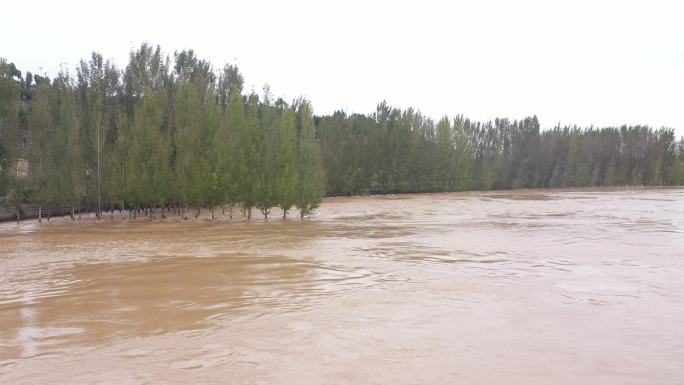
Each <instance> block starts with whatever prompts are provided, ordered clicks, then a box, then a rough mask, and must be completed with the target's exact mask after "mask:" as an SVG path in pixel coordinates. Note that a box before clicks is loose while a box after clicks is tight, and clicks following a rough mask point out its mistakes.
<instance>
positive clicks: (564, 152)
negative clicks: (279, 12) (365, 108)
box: [0, 44, 684, 218]
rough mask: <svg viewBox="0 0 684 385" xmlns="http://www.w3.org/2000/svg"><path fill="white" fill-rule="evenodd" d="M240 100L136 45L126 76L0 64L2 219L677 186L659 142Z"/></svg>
mask: <svg viewBox="0 0 684 385" xmlns="http://www.w3.org/2000/svg"><path fill="white" fill-rule="evenodd" d="M243 86H244V80H243V76H242V75H241V73H240V72H239V70H238V68H237V67H235V66H232V65H225V66H224V67H223V68H222V69H221V70H219V71H215V70H214V68H213V67H212V65H211V63H209V62H208V61H207V60H202V59H200V58H198V57H197V56H196V55H195V53H194V52H193V51H192V50H185V51H181V52H175V53H174V54H173V55H172V56H169V55H165V54H164V53H163V52H162V51H161V49H160V48H159V47H152V46H150V45H148V44H143V45H142V46H141V47H140V48H139V49H137V50H135V51H133V52H131V53H130V60H129V63H128V64H127V65H126V67H125V68H124V69H123V70H120V69H119V68H117V67H116V66H115V65H114V64H113V63H110V62H108V61H104V60H103V57H102V55H101V54H98V53H93V54H92V55H91V57H90V59H89V60H88V61H84V60H82V61H81V62H80V64H79V65H78V66H77V68H76V71H75V74H74V75H73V76H72V75H71V74H69V73H68V72H67V71H66V70H63V71H62V72H60V73H59V74H58V75H57V76H56V77H55V78H54V79H50V78H48V77H46V76H40V75H34V74H31V73H30V72H25V73H22V72H21V71H20V70H19V69H17V68H16V67H15V66H14V64H11V63H9V62H8V61H6V60H4V59H0V199H1V200H2V201H0V205H4V206H5V207H7V208H10V209H17V208H18V207H19V206H20V205H21V204H23V203H26V202H32V203H36V204H38V205H40V206H41V207H45V208H46V209H49V208H51V207H64V206H71V207H72V208H73V209H72V217H73V212H74V210H76V209H77V208H78V209H79V210H81V209H86V208H87V209H88V210H90V209H93V210H95V212H96V213H97V214H98V216H101V212H102V210H114V209H135V210H133V211H134V212H135V211H138V210H145V212H146V214H147V215H149V216H150V217H154V216H155V215H156V214H155V213H156V209H158V208H167V211H168V209H169V208H173V211H174V212H175V213H177V214H179V215H182V216H183V217H187V215H188V214H187V213H188V209H190V208H193V209H196V210H199V208H203V207H205V208H209V209H210V210H211V213H212V217H213V215H214V210H215V208H219V207H220V208H223V209H225V208H226V207H228V208H229V211H230V213H232V209H233V208H234V207H239V208H240V209H242V210H243V211H244V212H245V214H246V215H247V216H248V218H249V217H251V216H252V210H253V209H258V210H259V211H260V212H261V213H262V214H263V215H264V216H268V214H269V213H270V210H271V208H273V207H281V208H282V209H283V210H284V215H286V214H287V211H288V210H290V209H291V208H295V207H296V208H297V210H298V212H299V215H300V216H301V217H304V216H306V215H308V214H310V213H311V212H312V211H313V210H315V209H316V208H317V207H318V206H319V204H320V202H321V200H322V198H323V196H324V195H325V194H328V195H349V194H368V193H380V194H382V193H412V192H438V191H462V190H489V189H510V188H533V187H580V186H622V185H653V186H662V185H681V184H684V138H682V139H680V140H677V138H676V137H675V134H674V131H673V130H672V129H670V128H660V129H653V128H651V127H648V126H621V127H602V128H595V127H587V128H581V127H576V126H563V127H561V126H556V127H553V128H551V129H547V130H542V129H541V128H540V125H539V121H538V120H537V118H536V116H535V117H527V118H524V119H521V120H516V121H511V120H509V119H496V120H494V121H488V122H475V121H471V120H469V119H467V118H465V117H463V116H462V115H458V116H456V117H454V118H449V117H443V118H441V119H440V120H439V121H436V122H435V121H434V120H432V119H430V118H429V117H426V116H424V115H422V114H421V113H420V112H418V111H416V110H413V109H407V110H403V111H402V110H400V109H397V108H392V107H390V106H388V105H387V104H386V103H384V102H383V103H381V104H380V105H378V107H377V110H376V111H375V112H374V113H371V114H367V115H363V114H352V115H348V114H346V113H344V112H335V113H333V114H332V115H327V116H314V115H313V112H312V108H311V103H310V101H308V100H306V99H304V98H298V99H295V100H293V101H291V102H289V103H288V102H286V101H284V100H283V99H280V98H279V99H275V98H274V97H273V96H272V94H271V92H270V90H269V89H268V86H267V87H265V88H264V92H263V96H261V97H259V96H258V95H257V94H256V93H255V92H254V91H252V92H250V93H246V92H245V90H244V89H243ZM84 206H85V207H84ZM163 213H164V210H160V214H161V215H164V214H163Z"/></svg>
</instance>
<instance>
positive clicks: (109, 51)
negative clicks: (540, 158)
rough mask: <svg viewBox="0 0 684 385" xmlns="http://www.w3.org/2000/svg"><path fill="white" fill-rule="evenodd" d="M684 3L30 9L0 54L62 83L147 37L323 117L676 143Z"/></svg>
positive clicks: (123, 55) (24, 9)
mask: <svg viewBox="0 0 684 385" xmlns="http://www.w3.org/2000/svg"><path fill="white" fill-rule="evenodd" d="M678 3H679V4H678ZM680 4H684V3H683V2H681V1H654V0H650V1H639V2H629V1H599V0H594V1H577V0H575V1H563V2H560V1H548V0H547V1H505V0H501V1H481V0H480V1H458V2H457V1H452V2H449V1H427V0H421V1H414V2H413V4H410V3H408V2H406V3H400V2H398V1H371V0H362V1H354V0H352V1H340V2H332V1H246V0H242V1H239V2H231V1H221V2H219V1H217V2H209V1H199V0H195V1H184V2H182V3H180V2H179V3H178V5H176V4H174V3H172V2H170V1H165V2H153V1H142V0H138V1H111V2H94V1H92V0H89V1H30V2H29V3H21V4H20V3H14V5H13V7H14V8H13V10H12V12H11V13H5V14H4V15H3V17H2V22H0V56H2V57H6V58H7V59H8V60H9V61H12V62H14V63H16V64H17V67H19V69H20V70H22V71H26V70H30V71H32V72H34V73H43V72H45V73H47V74H49V75H51V76H53V75H55V74H56V73H57V71H58V70H59V66H60V63H65V64H66V67H67V68H69V69H70V70H71V71H72V72H73V69H74V67H75V66H76V64H77V63H78V61H79V60H80V58H83V57H88V56H89V54H90V52H91V51H93V50H96V51H99V52H101V53H102V54H103V55H104V56H105V58H110V59H111V60H113V61H114V62H115V63H116V64H117V65H118V66H119V67H124V66H125V64H126V62H127V59H128V52H129V51H130V50H131V48H133V47H138V46H139V45H140V43H141V42H143V41H147V42H150V43H152V44H154V45H156V44H159V45H161V46H162V49H163V50H164V51H166V52H167V53H173V51H174V50H177V49H183V48H192V49H194V50H195V51H196V52H197V54H198V55H199V56H200V57H204V58H208V59H209V60H210V61H211V62H212V63H213V65H214V67H215V68H216V69H218V68H221V67H222V66H223V64H224V63H226V62H229V63H232V64H235V63H236V64H237V65H238V66H239V67H240V69H241V71H242V73H243V74H244V76H245V80H246V85H247V90H249V89H251V88H253V89H255V90H257V91H260V90H261V89H262V87H263V85H264V83H266V82H268V83H269V84H270V85H271V89H272V91H273V93H274V94H275V95H276V96H283V97H285V98H286V100H290V99H291V98H292V97H294V96H298V95H304V96H306V97H308V98H310V99H311V100H312V102H313V105H314V109H315V112H316V113H318V114H324V113H330V112H332V111H334V110H337V109H344V110H346V111H347V112H363V113H366V112H371V111H373V110H374V109H375V106H376V105H377V103H378V102H380V101H381V100H383V99H385V100H387V101H388V102H389V103H390V104H392V105H395V106H398V107H402V108H403V107H408V106H414V107H417V108H419V109H420V110H421V111H423V112H424V113H427V114H429V115H431V116H433V117H435V118H438V117H440V116H441V115H445V114H446V115H449V116H453V115H455V114H460V113H462V114H464V115H466V116H468V117H471V118H474V119H478V120H486V119H493V118H495V117H510V118H520V117H524V116H527V115H532V114H536V115H537V116H539V118H540V120H541V122H542V125H543V126H544V127H549V126H553V125H555V124H556V123H558V122H561V123H577V124H580V125H589V124H594V125H617V124H622V123H627V124H637V123H642V124H649V125H652V126H655V127H660V126H663V125H664V126H669V127H673V128H676V129H677V133H678V135H679V136H681V135H684V94H683V93H684V22H682V20H683V18H684V5H680ZM4 8H5V11H7V7H4ZM41 68H42V69H41Z"/></svg>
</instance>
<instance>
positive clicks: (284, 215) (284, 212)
mask: <svg viewBox="0 0 684 385" xmlns="http://www.w3.org/2000/svg"><path fill="white" fill-rule="evenodd" d="M283 219H287V210H283Z"/></svg>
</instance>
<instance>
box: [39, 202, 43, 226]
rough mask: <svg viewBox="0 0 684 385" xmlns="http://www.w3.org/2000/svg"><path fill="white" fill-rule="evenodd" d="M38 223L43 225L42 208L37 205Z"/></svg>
mask: <svg viewBox="0 0 684 385" xmlns="http://www.w3.org/2000/svg"><path fill="white" fill-rule="evenodd" d="M38 223H43V206H41V205H38Z"/></svg>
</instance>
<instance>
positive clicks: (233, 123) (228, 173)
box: [0, 45, 325, 218]
mask: <svg viewBox="0 0 684 385" xmlns="http://www.w3.org/2000/svg"><path fill="white" fill-rule="evenodd" d="M242 91H243V78H242V75H241V74H240V72H239V71H238V70H237V68H236V67H234V66H230V65H227V66H225V67H224V68H223V70H222V71H220V72H219V73H218V74H216V73H214V72H213V70H212V67H211V65H210V64H209V63H208V62H207V61H204V60H200V59H198V58H197V57H196V56H195V54H194V52H193V51H191V50H190V51H183V52H177V53H175V54H174V56H173V60H172V59H171V58H169V57H165V56H164V55H162V53H161V51H160V49H159V48H158V47H157V48H156V49H153V48H152V47H151V46H149V45H143V46H142V47H141V48H140V49H139V50H137V51H135V52H132V53H131V55H130V61H129V63H128V66H127V67H126V68H125V70H123V71H120V70H118V69H117V68H116V67H114V66H113V65H112V64H111V63H109V62H104V61H103V59H102V56H101V55H99V54H93V55H92V57H91V59H90V60H89V61H88V62H85V61H81V63H80V64H79V66H78V68H77V69H76V78H75V79H74V78H72V77H71V76H70V75H69V74H68V73H66V72H64V71H62V72H60V74H59V75H58V76H57V77H56V78H54V79H49V78H47V77H41V76H33V75H32V74H31V73H26V74H25V76H22V74H21V72H19V71H18V70H17V69H16V68H15V67H14V66H13V65H11V64H7V63H6V62H5V61H3V62H1V63H0V108H1V110H0V159H1V160H2V163H1V164H0V167H1V169H0V170H1V175H0V178H1V179H0V180H1V181H2V184H1V185H0V197H2V196H5V197H6V198H5V199H6V201H7V202H5V204H6V205H8V206H10V207H16V206H18V205H19V204H20V203H21V202H26V201H30V202H35V203H37V204H39V205H40V207H44V208H51V207H57V206H59V207H63V206H64V205H70V206H71V207H72V217H73V216H74V211H76V210H77V209H80V208H83V206H85V207H92V208H93V209H94V210H95V211H96V213H97V214H98V216H101V215H102V210H105V209H109V210H112V211H113V210H114V208H119V209H121V208H129V209H134V210H132V211H131V215H135V213H136V212H138V211H144V212H145V213H146V215H148V216H150V217H154V216H155V215H157V212H160V213H161V215H165V214H164V212H165V211H166V212H168V211H169V210H171V209H172V210H173V211H174V212H176V213H178V214H179V215H182V216H183V217H187V215H188V214H187V213H188V209H189V208H194V209H196V210H197V211H196V213H197V214H196V215H198V214H199V212H200V208H202V207H208V208H209V209H210V210H211V215H212V218H213V217H214V209H215V208H217V207H221V208H224V210H225V208H226V207H228V208H229V213H230V215H231V217H232V208H233V207H236V206H239V207H240V208H241V209H242V210H243V211H244V213H245V214H246V215H247V217H248V218H251V216H252V211H253V209H255V208H256V209H259V210H260V211H261V213H262V214H263V215H264V216H266V217H267V216H268V214H269V213H270V210H271V208H272V207H276V206H279V207H280V208H281V209H282V210H283V213H284V214H283V215H284V216H286V215H287V212H288V210H290V208H292V207H295V206H296V207H297V208H298V210H299V214H300V216H301V217H304V216H306V215H308V214H310V213H311V212H312V211H313V210H314V209H315V208H317V207H318V205H319V204H320V202H321V200H322V197H323V195H324V192H325V191H324V189H325V174H324V171H323V168H322V163H321V158H320V154H319V147H318V144H317V142H316V135H315V127H314V124H313V115H312V110H311V106H310V103H309V102H308V101H307V100H304V99H297V100H295V101H294V102H293V103H292V104H289V105H288V104H287V103H285V102H284V101H283V100H282V99H278V100H273V98H272V96H271V94H270V92H269V91H268V89H266V90H265V96H264V97H263V98H262V99H260V98H259V97H258V96H257V95H256V94H255V93H253V92H252V93H251V94H248V95H243V92H242ZM22 162H23V163H25V164H27V165H28V166H27V167H26V168H27V169H28V173H27V175H23V173H22V167H21V165H22ZM160 208H166V210H159V209H160Z"/></svg>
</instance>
